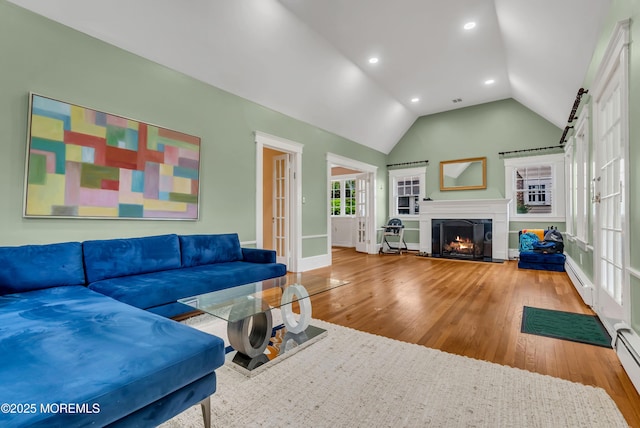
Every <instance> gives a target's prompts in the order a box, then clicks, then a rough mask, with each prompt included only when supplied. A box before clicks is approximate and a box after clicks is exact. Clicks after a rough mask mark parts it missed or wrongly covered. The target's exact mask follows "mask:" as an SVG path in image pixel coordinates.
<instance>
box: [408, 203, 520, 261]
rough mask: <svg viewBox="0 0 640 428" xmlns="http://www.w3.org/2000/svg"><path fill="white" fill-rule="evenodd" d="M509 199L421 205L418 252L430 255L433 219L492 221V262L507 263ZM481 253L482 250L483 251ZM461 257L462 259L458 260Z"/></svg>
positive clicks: (431, 252)
mask: <svg viewBox="0 0 640 428" xmlns="http://www.w3.org/2000/svg"><path fill="white" fill-rule="evenodd" d="M510 203H511V200H510V199H467V200H449V201H447V200H441V201H422V202H420V252H421V253H422V254H426V255H429V256H433V255H434V254H433V235H434V233H433V224H432V223H433V220H441V219H449V220H467V221H475V222H478V221H486V220H491V239H490V240H487V239H485V244H484V246H486V242H487V241H490V247H491V259H492V260H507V259H508V258H509V257H508V251H509V204H510ZM483 251H484V249H483ZM460 258H463V257H460Z"/></svg>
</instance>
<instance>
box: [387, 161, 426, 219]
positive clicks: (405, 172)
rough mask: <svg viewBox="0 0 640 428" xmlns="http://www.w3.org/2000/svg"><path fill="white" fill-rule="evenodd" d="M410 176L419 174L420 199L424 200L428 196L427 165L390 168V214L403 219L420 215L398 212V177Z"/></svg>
mask: <svg viewBox="0 0 640 428" xmlns="http://www.w3.org/2000/svg"><path fill="white" fill-rule="evenodd" d="M408 176H419V177H420V197H419V200H420V201H422V200H423V199H424V198H425V197H426V188H427V186H426V179H427V178H426V177H427V167H426V166H422V167H417V168H403V169H392V170H389V216H390V217H395V218H399V219H401V220H416V219H418V218H419V217H420V215H419V214H397V209H396V208H397V207H396V198H397V195H396V191H397V186H396V181H397V179H398V177H408Z"/></svg>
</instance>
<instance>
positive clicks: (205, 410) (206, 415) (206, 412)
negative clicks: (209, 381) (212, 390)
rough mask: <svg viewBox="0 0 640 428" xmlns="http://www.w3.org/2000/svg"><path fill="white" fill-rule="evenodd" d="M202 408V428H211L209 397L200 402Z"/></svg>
mask: <svg viewBox="0 0 640 428" xmlns="http://www.w3.org/2000/svg"><path fill="white" fill-rule="evenodd" d="M200 407H201V408H202V419H203V420H204V428H211V396H209V397H207V398H205V399H204V400H202V401H201V402H200Z"/></svg>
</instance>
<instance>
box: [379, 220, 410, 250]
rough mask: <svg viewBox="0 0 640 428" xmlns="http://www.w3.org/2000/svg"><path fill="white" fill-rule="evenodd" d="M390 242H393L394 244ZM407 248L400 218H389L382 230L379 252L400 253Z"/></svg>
mask: <svg viewBox="0 0 640 428" xmlns="http://www.w3.org/2000/svg"><path fill="white" fill-rule="evenodd" d="M390 241H391V242H390ZM392 244H395V246H394V245H392ZM408 250H409V249H408V248H407V243H406V242H405V241H404V225H403V224H402V220H400V219H399V218H392V219H389V221H388V222H387V225H386V226H385V227H384V229H383V230H382V239H381V242H380V251H379V253H380V254H402V252H403V251H408Z"/></svg>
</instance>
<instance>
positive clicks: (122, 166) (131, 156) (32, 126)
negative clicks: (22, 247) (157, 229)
mask: <svg viewBox="0 0 640 428" xmlns="http://www.w3.org/2000/svg"><path fill="white" fill-rule="evenodd" d="M29 110H30V116H29V118H30V122H29V137H28V140H29V141H28V147H27V172H26V180H25V181H26V183H25V185H26V190H25V203H24V216H25V217H53V218H65V217H66V218H113V219H156V220H160V219H162V220H166V219H182V220H197V219H198V195H199V189H200V185H199V183H200V181H199V170H200V138H198V137H194V136H192V135H188V134H183V133H181V132H177V131H172V130H169V129H166V128H160V127H158V126H154V125H150V124H148V123H144V122H139V121H135V120H131V119H127V118H124V117H121V116H115V115H112V114H108V113H103V112H100V111H97V110H92V109H89V108H86V107H81V106H78V105H74V104H69V103H65V102H62V101H58V100H54V99H51V98H47V97H43V96H40V95H35V94H31V99H30V109H29Z"/></svg>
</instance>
